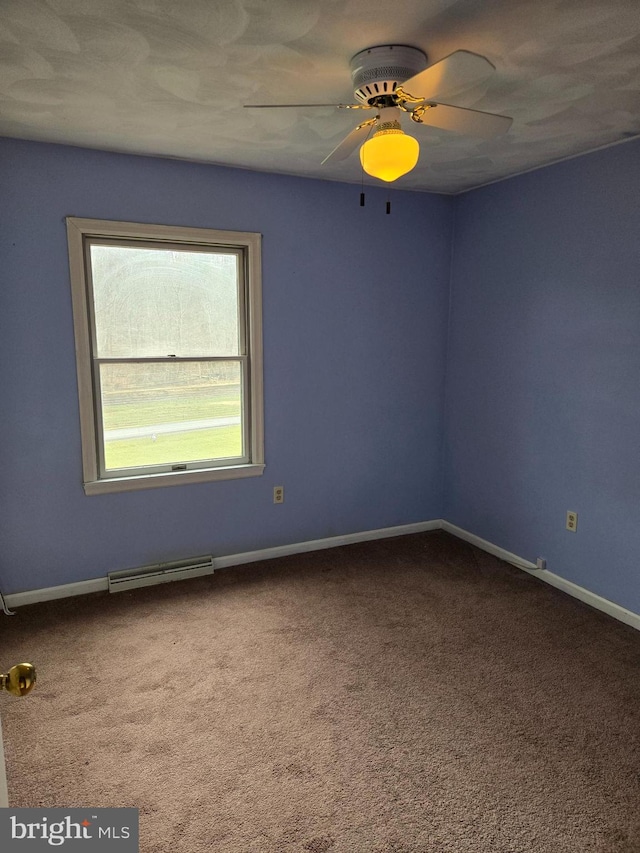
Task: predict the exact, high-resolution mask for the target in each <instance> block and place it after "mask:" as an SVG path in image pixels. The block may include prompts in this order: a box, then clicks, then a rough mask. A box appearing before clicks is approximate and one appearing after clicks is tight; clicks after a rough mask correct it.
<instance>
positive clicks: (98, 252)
mask: <svg viewBox="0 0 640 853" xmlns="http://www.w3.org/2000/svg"><path fill="white" fill-rule="evenodd" d="M67 233H68V241H69V259H70V271H71V282H72V295H73V308H74V327H75V336H76V354H77V372H78V388H79V398H80V421H81V434H82V451H83V471H84V487H85V491H86V492H87V494H94V493H100V492H106V491H120V490H130V489H140V488H149V487H154V486H161V485H170V484H179V483H188V482H200V481H203V480H213V479H229V478H232V477H247V476H254V475H258V474H261V473H262V470H263V468H264V458H263V427H262V423H263V419H262V352H261V350H262V333H261V298H260V235H259V234H254V233H245V232H234V231H211V230H208V229H200V228H180V227H175V228H174V227H169V226H157V225H139V224H135V223H124V222H107V221H102V220H92V219H78V218H74V217H69V218H68V219H67Z"/></svg>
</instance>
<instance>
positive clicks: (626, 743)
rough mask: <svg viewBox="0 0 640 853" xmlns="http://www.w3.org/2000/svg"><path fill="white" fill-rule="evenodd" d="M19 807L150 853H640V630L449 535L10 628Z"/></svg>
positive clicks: (62, 607) (5, 713) (220, 579)
mask: <svg viewBox="0 0 640 853" xmlns="http://www.w3.org/2000/svg"><path fill="white" fill-rule="evenodd" d="M0 637H1V640H2V644H1V649H2V656H1V657H2V660H1V662H2V664H3V665H4V666H9V665H10V664H12V663H15V662H17V661H19V660H23V659H28V660H32V661H33V662H34V663H35V664H36V665H37V667H38V675H39V683H38V685H37V687H36V690H35V691H34V692H33V694H32V695H31V696H30V697H28V698H27V699H23V700H18V699H14V698H12V697H9V696H4V697H2V698H1V699H0V710H1V713H2V720H3V726H4V731H5V747H6V751H7V760H8V764H9V768H8V770H9V795H10V800H11V805H13V806H67V807H69V806H136V807H139V809H140V819H141V850H142V851H144V853H147V851H148V853H151V851H153V853H165V851H166V853H168V852H169V851H171V853H205V851H207V853H208V851H212V852H214V853H292V851H300V853H327V851H329V853H343V851H345V852H346V851H349V853H352V851H353V853H427V851H428V853H450V851H451V853H454V851H455V853H485V851H486V853H534V851H535V853H565V851H566V853H591V851H593V853H596V851H597V853H632V851H635V853H637V851H640V678H639V675H640V634H639V633H637V632H635V631H633V630H632V629H631V628H627V627H626V626H624V625H621V624H619V623H617V622H615V621H613V620H610V619H609V618H608V617H606V616H604V615H602V614H600V613H597V612H596V611H594V610H591V609H590V608H588V607H586V606H584V605H582V604H580V603H579V602H576V601H575V600H573V599H570V598H568V597H566V596H564V595H563V594H562V593H559V592H557V591H556V590H554V589H552V588H550V587H548V586H547V585H545V584H543V583H541V582H540V581H537V580H535V579H533V578H531V577H529V576H528V575H526V574H525V573H524V572H521V571H519V570H517V569H515V568H512V567H510V566H507V565H506V564H504V563H501V562H500V561H499V560H496V559H495V558H493V557H491V556H489V555H487V554H484V553H483V552H481V551H478V550H476V549H475V548H473V547H471V546H469V545H467V544H465V543H462V542H460V541H458V540H456V539H454V538H453V537H450V536H448V535H447V534H444V533H431V534H420V535H415V536H406V537H401V538H397V539H388V540H382V541H378V542H371V543H365V544H362V545H351V546H347V547H343V548H337V549H333V550H330V551H319V552H315V553H312V554H307V555H301V556H295V557H287V558H284V559H280V560H272V561H269V562H265V563H261V564H254V565H252V566H245V567H238V568H234V569H226V570H224V571H221V572H219V573H218V574H216V575H215V576H213V577H210V578H204V579H199V580H195V581H187V582H184V583H180V584H169V585H166V586H162V587H154V588H151V589H147V590H137V591H134V592H131V593H121V594H119V595H112V596H109V595H108V594H106V593H105V594H102V593H100V594H96V595H92V596H85V597H83V598H77V599H66V600H63V601H57V602H50V603H47V604H40V605H33V606H31V607H25V608H22V609H21V610H19V611H18V615H17V616H15V617H12V618H7V617H0Z"/></svg>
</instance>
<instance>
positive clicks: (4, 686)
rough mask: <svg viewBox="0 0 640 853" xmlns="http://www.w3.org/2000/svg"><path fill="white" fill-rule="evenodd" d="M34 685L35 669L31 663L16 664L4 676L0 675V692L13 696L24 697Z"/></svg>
mask: <svg viewBox="0 0 640 853" xmlns="http://www.w3.org/2000/svg"><path fill="white" fill-rule="evenodd" d="M35 683H36V668H35V666H34V665H33V664H32V663H17V664H16V665H15V666H12V667H11V669H10V670H9V672H8V673H7V674H6V675H2V673H0V690H6V691H7V693H11V694H12V695H13V696H26V695H27V693H30V692H31V691H32V690H33V688H34V686H35Z"/></svg>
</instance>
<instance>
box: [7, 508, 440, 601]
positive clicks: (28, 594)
mask: <svg viewBox="0 0 640 853" xmlns="http://www.w3.org/2000/svg"><path fill="white" fill-rule="evenodd" d="M441 524H442V522H441V521H440V519H439V518H437V519H434V520H433V521H419V522H416V523H415V524H402V525H399V526H398V527H381V528H378V529H377V530H363V531H361V532H359V533H346V534H344V535H343V536H331V537H329V538H327V539H310V540H309V541H307V542H294V543H292V544H291V545H277V546H276V547H274V548H262V549H260V550H258V551H246V552H245V553H242V554H229V555H228V556H224V557H215V558H214V560H213V567H214V569H224V568H227V567H228V566H241V565H243V564H244V563H255V562H258V561H259V560H273V559H275V558H276V557H287V556H289V555H290V554H304V553H306V552H308V551H320V550H323V549H324V548H337V547H339V546H340V545H353V544H354V543H356V542H369V541H371V540H374V539H388V538H390V537H391V536H406V535H407V534H408V533H424V532H425V531H427V530H439V529H440V527H441ZM108 588H109V580H108V578H106V577H104V578H92V579H91V580H86V581H77V582H75V583H65V584H61V585H60V586H48V587H44V588H42V589H30V590H26V591H25V592H14V593H10V594H9V595H5V601H6V602H7V607H9V608H12V607H23V606H24V605H25V604H37V603H38V602H40V601H53V600H54V599H56V598H70V597H72V596H75V595H86V594H87V593H90V592H102V591H106V590H107V589H108Z"/></svg>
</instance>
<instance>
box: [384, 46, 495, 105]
mask: <svg viewBox="0 0 640 853" xmlns="http://www.w3.org/2000/svg"><path fill="white" fill-rule="evenodd" d="M495 70H496V69H495V66H494V65H492V64H491V63H490V62H489V60H488V59H485V58H484V56H479V55H478V54H477V53H470V52H469V51H468V50H456V51H455V52H454V53H450V54H449V56H445V58H444V59H441V60H440V61H439V62H436V63H434V64H433V65H430V66H429V67H428V68H425V70H424V71H420V73H419V74H416V75H415V76H413V77H410V78H409V79H408V80H405V81H404V83H403V84H402V86H400V87H399V89H401V90H402V91H403V92H406V93H408V94H410V95H412V96H413V97H415V98H423V99H424V100H427V99H428V100H430V101H431V100H433V101H437V100H438V99H439V98H442V97H448V96H449V95H453V94H455V93H456V92H459V91H460V90H462V89H465V88H466V87H468V86H470V85H471V84H475V83H481V82H482V81H483V80H486V79H487V77H490V76H491V74H493V72H494V71H495Z"/></svg>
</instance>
